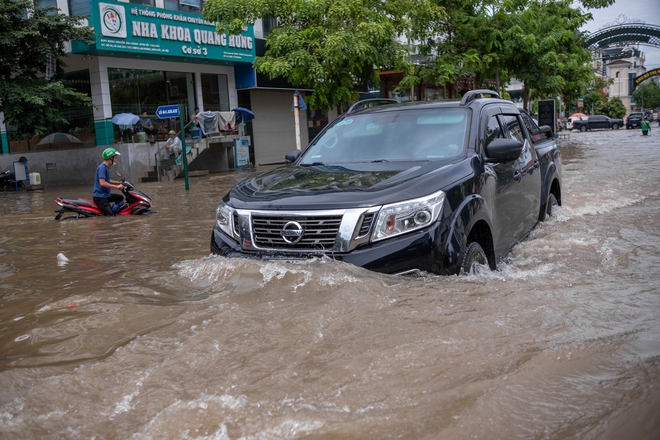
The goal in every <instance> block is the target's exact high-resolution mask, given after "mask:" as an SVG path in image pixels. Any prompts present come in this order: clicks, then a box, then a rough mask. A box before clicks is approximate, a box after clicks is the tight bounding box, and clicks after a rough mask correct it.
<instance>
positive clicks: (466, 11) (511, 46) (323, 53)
mask: <svg viewBox="0 0 660 440" xmlns="http://www.w3.org/2000/svg"><path fill="white" fill-rule="evenodd" d="M613 2H614V0H581V1H580V2H572V1H571V0H544V1H538V0H420V1H415V0H380V1H379V0H244V1H240V2H237V1H235V0H208V1H207V3H206V5H205V7H204V11H203V14H204V17H205V18H206V19H207V20H209V21H216V22H217V23H218V25H217V30H218V32H228V33H238V32H240V31H241V29H242V28H243V26H244V25H245V24H254V22H255V21H256V20H257V19H259V18H262V19H264V18H276V19H277V22H278V27H277V28H275V29H273V30H272V31H271V33H270V35H269V36H268V41H267V51H266V53H265V55H264V56H263V57H257V59H256V60H255V63H254V65H255V68H256V69H257V70H258V71H259V72H261V73H265V74H268V75H269V76H270V77H283V78H286V79H287V80H288V81H289V82H290V83H291V84H293V85H294V86H296V87H309V88H313V89H314V94H313V95H312V96H311V98H310V100H309V102H310V105H312V106H313V107H315V108H321V109H327V108H330V107H333V106H335V105H337V104H339V103H341V102H343V101H347V100H354V99H355V98H356V97H357V92H356V91H355V89H356V86H358V85H364V84H366V83H369V82H377V81H378V72H379V71H382V70H393V69H396V70H402V71H403V72H404V77H403V80H402V81H401V82H400V84H399V87H400V88H406V89H407V88H410V87H413V86H418V85H420V84H422V83H431V84H435V85H437V86H440V87H444V86H445V85H447V84H453V83H455V82H456V80H457V79H458V78H459V77H460V76H463V75H465V76H471V77H474V78H475V80H476V86H477V87H483V86H486V87H490V86H492V85H493V84H494V83H495V81H496V80H497V79H499V80H500V83H504V82H506V81H507V80H509V79H511V78H514V77H515V78H518V79H519V80H521V81H523V82H524V84H525V98H527V97H529V95H530V93H531V91H532V90H533V91H534V94H535V95H536V96H538V97H540V98H551V97H555V96H558V95H563V96H564V99H565V100H576V99H577V98H578V97H579V96H583V95H584V93H585V91H586V89H587V87H588V85H589V84H590V83H591V82H592V81H593V79H594V74H593V72H592V70H591V67H590V66H589V63H588V62H589V61H590V59H591V56H590V53H589V52H588V51H587V50H585V49H584V48H583V42H584V35H583V34H582V33H581V32H580V31H579V29H580V28H581V27H582V26H583V25H584V24H585V23H586V22H587V21H588V20H590V19H591V18H592V16H591V14H589V13H588V12H583V11H582V9H580V6H581V7H583V8H601V7H605V6H608V5H610V4H612V3H613ZM404 38H405V39H408V40H409V42H410V45H407V44H405V45H402V44H400V43H399V41H404ZM413 46H414V48H415V49H414V52H415V53H412V54H411V53H407V50H408V49H410V48H411V47H413ZM456 91H457V90H454V92H456ZM525 101H527V99H525Z"/></svg>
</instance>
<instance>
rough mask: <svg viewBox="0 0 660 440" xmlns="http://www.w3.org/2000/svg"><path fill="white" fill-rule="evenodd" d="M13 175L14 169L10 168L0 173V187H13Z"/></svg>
mask: <svg viewBox="0 0 660 440" xmlns="http://www.w3.org/2000/svg"><path fill="white" fill-rule="evenodd" d="M14 176H15V174H14V171H13V170H11V169H9V170H7V171H5V172H2V173H0V188H5V189H8V188H11V189H14V184H15V180H14Z"/></svg>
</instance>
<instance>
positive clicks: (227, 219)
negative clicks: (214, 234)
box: [215, 202, 234, 237]
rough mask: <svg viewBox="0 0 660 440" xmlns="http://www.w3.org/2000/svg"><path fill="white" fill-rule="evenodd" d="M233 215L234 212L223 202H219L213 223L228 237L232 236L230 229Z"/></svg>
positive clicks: (231, 229)
mask: <svg viewBox="0 0 660 440" xmlns="http://www.w3.org/2000/svg"><path fill="white" fill-rule="evenodd" d="M233 215H234V210H233V209H232V208H230V207H229V206H227V204H226V203H225V202H220V203H219V204H218V207H217V208H216V210H215V223H216V224H217V225H218V228H220V230H221V231H222V232H224V233H225V234H227V235H228V236H230V237H233V236H234V231H233V229H234V228H233V227H232V217H233Z"/></svg>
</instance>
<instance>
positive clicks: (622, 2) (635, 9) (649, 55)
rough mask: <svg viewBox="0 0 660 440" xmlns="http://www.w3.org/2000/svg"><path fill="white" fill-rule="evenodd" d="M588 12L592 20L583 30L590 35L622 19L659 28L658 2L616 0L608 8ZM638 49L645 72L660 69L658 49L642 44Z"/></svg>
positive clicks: (659, 12) (659, 5)
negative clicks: (643, 56)
mask: <svg viewBox="0 0 660 440" xmlns="http://www.w3.org/2000/svg"><path fill="white" fill-rule="evenodd" d="M588 12H591V14H592V15H593V16H594V19H593V20H592V21H590V22H589V23H587V25H586V26H584V28H583V30H585V31H589V32H591V33H594V32H597V31H598V30H599V29H600V28H602V27H603V26H605V25H606V24H608V23H614V22H616V21H618V22H622V21H624V20H625V18H624V17H627V19H628V20H631V19H635V20H641V21H643V22H644V23H646V24H653V25H656V26H660V0H616V1H615V2H614V4H613V5H612V6H610V7H608V8H603V9H590V10H588ZM620 16H623V17H620ZM639 49H640V50H641V51H642V52H644V54H645V55H646V62H645V63H644V66H645V67H646V69H647V70H653V69H657V68H660V47H655V46H648V45H645V44H643V45H640V46H639Z"/></svg>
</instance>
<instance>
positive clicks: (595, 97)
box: [567, 77, 614, 114]
mask: <svg viewBox="0 0 660 440" xmlns="http://www.w3.org/2000/svg"><path fill="white" fill-rule="evenodd" d="M613 82H614V80H613V79H610V81H609V84H612V83H613ZM607 86H608V82H607V81H605V80H604V79H603V78H601V77H596V79H595V80H594V81H593V82H592V83H591V84H590V85H589V87H588V88H587V90H586V92H585V93H584V95H583V97H584V108H585V109H586V110H587V111H589V112H591V111H592V109H593V111H594V112H595V110H596V109H597V108H600V106H602V105H603V104H605V103H606V102H607V99H608V98H607ZM567 102H576V101H567ZM569 110H570V109H569ZM576 110H577V109H576ZM594 114H595V113H594Z"/></svg>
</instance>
